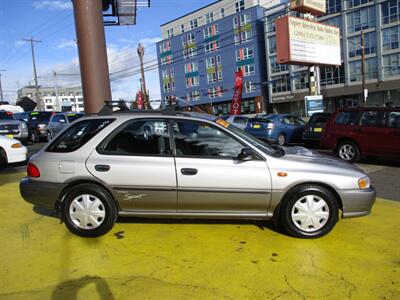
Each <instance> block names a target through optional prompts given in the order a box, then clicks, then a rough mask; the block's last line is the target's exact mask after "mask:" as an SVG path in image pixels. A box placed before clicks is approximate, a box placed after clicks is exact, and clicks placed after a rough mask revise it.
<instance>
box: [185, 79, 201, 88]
mask: <svg viewBox="0 0 400 300" xmlns="http://www.w3.org/2000/svg"><path fill="white" fill-rule="evenodd" d="M199 84H200V80H199V76H193V77H187V78H186V87H187V88H191V87H195V86H199Z"/></svg>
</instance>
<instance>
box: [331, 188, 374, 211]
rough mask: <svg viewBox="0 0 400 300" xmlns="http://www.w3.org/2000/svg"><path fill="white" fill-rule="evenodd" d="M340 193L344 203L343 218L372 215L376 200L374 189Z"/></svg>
mask: <svg viewBox="0 0 400 300" xmlns="http://www.w3.org/2000/svg"><path fill="white" fill-rule="evenodd" d="M338 193H339V196H340V198H341V199H342V202H343V218H352V217H361V216H366V215H368V214H370V213H371V208H372V206H373V205H374V203H375V198H376V191H375V189H374V188H372V187H371V188H369V189H365V190H346V191H338Z"/></svg>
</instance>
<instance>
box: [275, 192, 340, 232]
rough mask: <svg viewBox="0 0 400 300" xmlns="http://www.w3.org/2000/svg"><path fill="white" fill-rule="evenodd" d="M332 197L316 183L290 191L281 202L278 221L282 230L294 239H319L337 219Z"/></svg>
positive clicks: (330, 228) (336, 208)
mask: <svg viewBox="0 0 400 300" xmlns="http://www.w3.org/2000/svg"><path fill="white" fill-rule="evenodd" d="M338 214H339V207H338V203H337V201H336V197H335V196H334V195H333V194H332V193H331V192H330V191H329V190H328V189H326V188H324V187H321V186H318V185H303V186H299V187H297V188H295V189H293V190H292V191H290V192H289V193H288V194H287V195H286V196H285V198H284V199H283V201H282V204H281V208H280V213H279V221H280V225H281V227H282V229H283V230H284V231H285V232H286V233H287V234H289V235H291V236H294V237H297V238H319V237H322V236H324V235H326V234H327V233H329V232H330V231H331V230H332V228H333V227H334V226H335V224H336V222H337V221H338Z"/></svg>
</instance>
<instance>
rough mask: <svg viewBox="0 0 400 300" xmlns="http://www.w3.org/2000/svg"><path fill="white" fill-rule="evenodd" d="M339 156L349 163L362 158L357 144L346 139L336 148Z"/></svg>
mask: <svg viewBox="0 0 400 300" xmlns="http://www.w3.org/2000/svg"><path fill="white" fill-rule="evenodd" d="M336 154H337V156H338V157H339V158H341V159H343V160H344V161H347V162H349V163H355V162H358V161H359V160H360V156H361V154H360V149H359V148H358V146H357V144H356V143H354V142H352V141H344V142H341V143H340V144H339V146H338V147H337V150H336Z"/></svg>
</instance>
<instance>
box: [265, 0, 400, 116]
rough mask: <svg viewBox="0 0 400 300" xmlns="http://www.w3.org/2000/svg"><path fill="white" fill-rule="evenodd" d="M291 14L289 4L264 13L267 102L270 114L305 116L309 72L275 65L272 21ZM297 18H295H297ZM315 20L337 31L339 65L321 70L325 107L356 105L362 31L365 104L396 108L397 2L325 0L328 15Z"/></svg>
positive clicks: (399, 79)
mask: <svg viewBox="0 0 400 300" xmlns="http://www.w3.org/2000/svg"><path fill="white" fill-rule="evenodd" d="M289 14H290V15H296V13H294V12H289V4H288V3H286V4H279V5H275V6H274V7H271V8H270V9H268V10H266V11H265V17H266V22H265V32H266V37H265V43H266V52H267V53H266V56H267V58H266V61H267V66H268V67H267V77H268V95H269V97H268V100H269V102H270V103H271V104H272V107H273V109H274V111H276V112H280V113H286V112H291V113H297V114H298V115H301V116H304V113H305V112H304V111H305V107H304V96H306V95H308V93H309V92H308V88H309V82H308V81H309V79H308V68H307V67H303V66H296V65H290V66H289V65H283V64H277V63H276V38H275V20H276V19H277V18H278V17H280V16H283V15H289ZM297 14H298V13H297ZM319 21H320V22H322V23H326V24H329V25H333V26H336V27H339V28H340V32H341V57H342V65H341V66H339V67H321V68H320V80H321V94H322V95H323V96H324V102H325V108H326V110H327V111H333V110H334V109H336V108H338V107H349V106H357V105H359V104H361V103H362V101H363V93H362V85H361V78H362V77H361V74H362V73H361V63H362V61H361V52H362V49H361V32H362V31H363V32H364V48H365V54H366V55H365V63H364V66H365V79H366V89H368V98H367V103H366V104H367V105H373V106H376V105H378V106H384V105H400V0H386V1H382V0H375V1H367V0H327V14H326V15H324V16H322V17H320V18H319Z"/></svg>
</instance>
